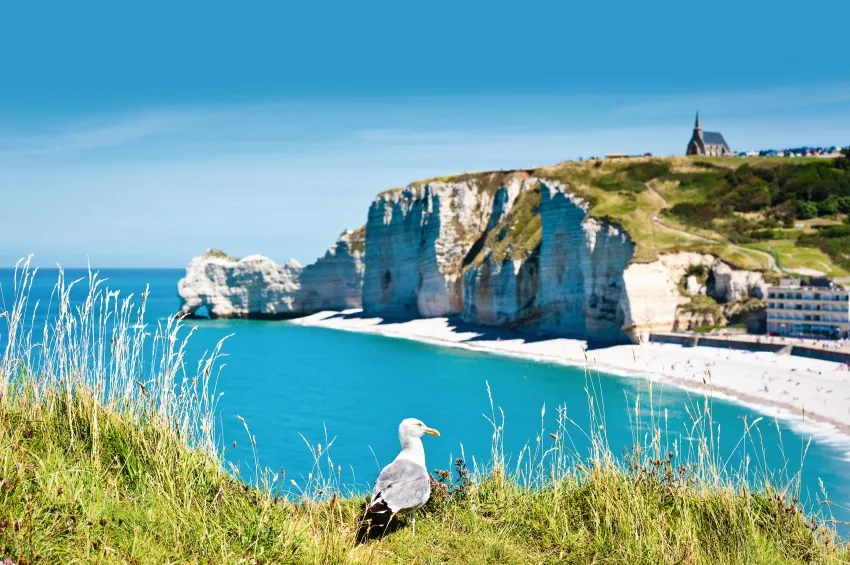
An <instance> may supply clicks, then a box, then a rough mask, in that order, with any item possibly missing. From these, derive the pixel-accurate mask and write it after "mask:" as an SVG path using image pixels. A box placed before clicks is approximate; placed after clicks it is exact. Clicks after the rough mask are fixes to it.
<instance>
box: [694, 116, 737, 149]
mask: <svg viewBox="0 0 850 565" xmlns="http://www.w3.org/2000/svg"><path fill="white" fill-rule="evenodd" d="M685 155H706V156H709V157H731V156H732V155H733V153H732V150H731V149H729V145H728V144H727V143H726V140H725V139H723V134H722V133H719V132H716V131H702V126H701V125H700V124H699V112H697V122H696V124H694V133H693V135H692V136H691V141H690V142H688V150H687V151H686V152H685Z"/></svg>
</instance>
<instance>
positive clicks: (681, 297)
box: [363, 172, 765, 341]
mask: <svg viewBox="0 0 850 565" xmlns="http://www.w3.org/2000/svg"><path fill="white" fill-rule="evenodd" d="M588 208H589V206H588V205H587V203H585V202H584V201H583V200H582V199H581V198H580V197H578V196H577V195H576V194H574V193H573V192H571V190H570V187H569V186H567V185H564V184H562V183H560V182H557V181H551V180H547V179H542V178H534V177H531V176H529V175H528V174H527V173H524V172H512V173H488V174H483V175H477V176H472V175H469V176H466V178H464V177H460V178H459V179H457V180H455V182H443V181H435V182H426V183H424V184H415V185H411V186H409V187H407V188H405V189H403V190H395V191H390V192H387V193H384V194H381V195H379V196H378V198H376V200H375V201H374V202H373V203H372V206H371V207H370V209H369V217H368V221H367V224H366V244H365V245H366V259H365V275H364V276H365V280H364V285H363V308H364V310H365V311H366V312H367V313H370V314H375V315H380V316H390V317H392V316H424V317H432V316H453V315H459V316H461V317H462V318H463V319H464V320H465V321H467V322H471V323H478V324H484V325H507V326H520V327H529V328H535V329H541V330H544V331H547V332H552V333H558V334H563V335H571V336H578V337H584V338H587V339H591V340H600V341H623V340H626V339H631V340H637V339H640V338H641V337H645V336H646V334H647V332H649V331H659V330H672V329H673V328H674V326H675V325H676V323H677V320H678V319H679V318H678V317H677V316H678V314H677V312H678V310H679V308H680V306H682V305H683V304H686V303H688V302H689V298H688V296H687V292H684V290H685V289H686V288H687V285H688V282H687V279H688V276H687V271H688V268H689V266H691V265H694V266H696V265H702V266H704V267H705V272H706V273H707V281H706V283H705V285H697V286H696V288H694V281H691V285H690V286H691V287H692V288H693V289H694V290H695V291H696V292H699V291H700V287H702V293H703V294H708V295H709V296H711V297H712V298H714V299H716V300H717V301H718V302H733V301H736V300H740V299H742V298H746V297H756V298H760V297H762V296H764V289H765V283H764V280H763V277H762V274H761V273H759V272H755V271H739V270H736V269H733V268H732V267H731V266H729V265H727V264H726V263H723V262H722V261H720V260H719V259H717V258H716V257H713V256H711V255H700V254H697V253H686V252H683V253H672V254H667V255H662V256H660V257H659V258H658V259H657V260H656V261H653V262H651V263H636V262H633V257H634V244H633V242H632V241H631V238H630V237H629V235H628V234H627V233H626V232H625V231H624V230H623V229H622V228H621V227H620V226H618V225H616V224H613V223H610V222H608V221H605V220H602V219H597V218H594V217H592V216H590V215H589V214H588Z"/></svg>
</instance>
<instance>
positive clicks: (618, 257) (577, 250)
mask: <svg viewBox="0 0 850 565" xmlns="http://www.w3.org/2000/svg"><path fill="white" fill-rule="evenodd" d="M541 186H542V194H541V202H540V215H541V218H542V222H543V240H542V243H541V247H540V295H539V297H538V300H537V307H538V308H539V309H540V310H541V320H540V326H541V328H543V329H546V330H550V331H553V332H556V333H561V334H566V335H575V336H581V337H585V338H587V339H591V340H600V341H621V340H623V339H624V337H625V334H624V331H623V326H624V324H625V323H626V316H627V307H626V306H625V305H624V304H623V299H624V291H625V283H624V280H623V273H624V271H625V269H626V267H627V266H628V264H629V262H630V261H631V259H632V257H633V256H634V244H633V243H632V241H631V239H630V238H629V236H628V234H627V233H626V232H625V231H623V230H622V228H620V227H619V226H616V225H614V224H610V223H608V222H606V221H602V220H597V219H595V218H591V217H588V215H587V208H588V206H587V204H586V203H584V202H583V201H582V200H581V199H579V198H577V197H575V196H574V195H573V194H571V193H570V192H569V189H568V188H567V187H564V186H563V185H561V184H560V183H557V182H548V181H543V182H542V185H541Z"/></svg>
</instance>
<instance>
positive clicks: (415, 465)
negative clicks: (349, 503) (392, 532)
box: [357, 418, 440, 543]
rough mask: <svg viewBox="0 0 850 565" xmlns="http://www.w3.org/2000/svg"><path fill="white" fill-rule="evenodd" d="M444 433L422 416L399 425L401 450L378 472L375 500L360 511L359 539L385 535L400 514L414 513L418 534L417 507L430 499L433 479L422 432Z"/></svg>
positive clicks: (413, 521)
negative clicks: (422, 419)
mask: <svg viewBox="0 0 850 565" xmlns="http://www.w3.org/2000/svg"><path fill="white" fill-rule="evenodd" d="M425 434H430V435H433V436H438V435H440V432H438V431H437V430H435V429H433V428H429V427H428V426H426V425H425V424H424V423H423V422H422V421H421V420H417V419H416V418H407V419H405V420H402V422H401V424H399V426H398V440H399V442H400V443H401V451H400V452H399V454H398V455H396V458H395V460H393V462H392V463H390V464H389V465H387V466H386V467H384V468H383V470H382V471H381V474H380V475H378V480H377V482H376V483H375V488H374V489H372V500H371V502H369V504H368V505H367V506H366V508H365V509H364V510H363V513H362V514H361V515H360V522H359V524H358V528H357V541H358V542H359V543H363V542H365V541H366V540H368V539H372V538H375V537H381V536H383V535H384V533H385V532H386V531H387V528H388V527H389V525H390V522H391V521H392V519H393V518H394V517H395V516H396V515H397V514H402V515H411V517H412V523H413V533H414V535H415V534H416V514H415V513H416V509H417V508H419V507H420V506H422V505H423V504H425V503H426V502H428V498H429V497H430V496H431V481H430V476H429V475H428V469H427V468H426V467H425V447H424V446H423V445H422V439H421V438H422V436H424V435H425Z"/></svg>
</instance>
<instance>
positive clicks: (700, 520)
mask: <svg viewBox="0 0 850 565" xmlns="http://www.w3.org/2000/svg"><path fill="white" fill-rule="evenodd" d="M35 275H36V272H35V270H34V269H30V264H29V262H28V261H23V262H22V263H20V264H19V265H18V266H17V268H16V271H15V275H14V289H12V290H13V294H14V299H13V300H12V301H11V303H10V306H9V307H6V308H3V311H2V314H0V319H2V322H0V333H2V337H0V339H2V343H4V344H5V347H4V351H3V357H2V361H0V394H2V397H0V561H2V560H3V559H4V558H8V559H9V560H11V562H13V563H16V564H17V565H21V564H25V563H26V564H31V563H134V564H139V563H255V564H257V563H348V562H350V563H384V562H390V563H398V562H401V563H407V562H414V561H415V562H419V563H432V562H434V563H436V562H454V563H478V562H494V563H563V562H569V563H585V562H605V563H621V562H622V563H626V562H627V563H647V564H649V563H651V564H657V563H784V562H791V563H847V562H848V561H850V554H848V550H847V548H846V546H842V545H841V542H840V541H839V539H838V537H837V536H836V533H835V530H834V528H833V527H832V524H831V523H830V522H829V519H830V516H829V515H816V516H812V515H808V514H806V513H805V511H804V510H803V508H802V506H801V505H800V503H799V500H798V498H799V477H798V476H794V475H792V476H790V477H789V476H786V474H784V473H783V470H782V469H780V470H778V472H773V471H771V470H770V469H768V468H767V467H766V466H765V464H764V457H763V454H761V455H760V454H759V450H758V445H759V439H760V438H759V437H758V432H757V430H758V428H757V427H756V426H755V424H756V423H757V422H754V423H751V424H748V425H747V426H746V429H745V433H744V435H743V436H742V438H741V442H742V444H743V445H745V446H748V449H750V450H751V451H752V455H751V457H745V458H744V460H743V463H742V464H741V466H740V467H739V468H734V469H732V468H730V467H729V465H730V463H729V460H728V459H724V458H723V454H722V453H721V452H720V451H719V450H718V448H717V445H718V444H719V438H718V437H717V436H716V433H717V431H716V428H715V426H714V425H713V422H712V419H711V401H710V395H708V394H707V395H706V396H705V398H703V399H701V400H699V401H696V402H694V403H693V405H691V406H688V411H689V414H690V415H691V426H692V429H691V430H690V434H691V435H692V436H694V437H696V438H698V441H696V442H693V443H690V444H689V445H688V447H687V449H682V446H680V445H678V444H677V443H676V441H675V440H674V439H672V438H673V436H672V435H671V434H669V433H667V430H666V428H667V415H666V413H665V412H663V411H662V412H659V411H657V410H656V407H655V406H654V397H653V394H652V391H651V390H650V394H649V395H648V403H647V405H646V406H644V405H643V404H642V400H641V399H640V398H636V399H635V402H634V408H633V411H632V412H631V415H630V417H631V421H632V429H633V440H632V443H633V447H632V449H631V451H630V452H629V453H627V454H625V455H623V456H615V455H614V454H613V453H612V452H611V449H610V448H609V445H608V440H607V431H606V418H605V408H604V399H603V398H602V396H601V394H600V393H599V390H600V386H599V381H598V379H599V376H598V374H597V373H595V372H594V371H592V370H590V369H588V370H587V373H586V379H587V389H586V391H587V399H588V403H589V405H590V414H591V416H590V420H589V421H588V422H575V421H573V420H572V419H571V418H570V417H569V415H568V412H567V407H566V406H559V407H557V408H556V409H555V418H554V422H555V427H554V428H553V429H551V430H548V429H547V428H546V425H545V424H546V422H547V416H546V408H545V407H544V408H543V410H542V411H541V427H540V431H539V434H538V435H537V437H536V438H534V440H533V441H532V442H530V443H529V444H528V445H527V446H526V447H525V448H524V449H522V450H521V451H520V452H519V453H517V454H514V455H513V457H511V455H510V454H508V453H506V452H505V448H504V429H505V415H504V413H503V412H502V411H501V410H500V409H499V408H498V407H497V406H496V404H495V402H494V401H493V399H492V396H490V413H489V414H487V415H484V417H485V418H487V419H488V421H489V422H490V423H491V425H492V429H493V432H492V450H491V455H490V460H489V461H475V460H473V461H471V469H470V468H467V462H466V461H464V460H463V459H462V458H461V459H458V460H457V461H456V463H455V468H454V469H450V470H441V471H438V472H435V477H434V482H433V484H432V491H433V495H432V498H431V501H430V502H429V504H428V505H427V506H426V508H425V510H424V515H421V516H420V519H419V520H417V534H416V536H415V537H414V536H413V535H412V534H411V532H410V531H409V530H406V529H402V530H400V531H398V532H396V533H394V534H393V535H391V536H388V537H387V538H385V539H384V540H381V541H379V542H375V543H369V544H366V545H362V546H356V545H355V544H354V532H355V530H356V515H357V512H358V510H359V507H360V505H361V504H362V502H363V496H362V493H358V492H354V491H352V490H351V489H350V488H349V487H347V486H346V485H344V484H343V483H342V481H341V479H340V477H341V468H340V465H339V464H338V463H336V462H335V461H334V460H333V459H332V458H331V449H332V447H333V445H334V440H333V439H332V438H331V437H329V436H328V435H327V434H326V437H325V438H323V441H322V442H321V443H317V444H311V443H310V442H307V441H306V439H305V444H306V446H307V447H306V448H307V449H309V450H310V452H311V454H312V456H313V459H314V467H313V469H312V471H311V472H310V473H309V474H308V476H307V477H306V481H304V480H302V482H298V481H295V480H293V479H289V480H287V478H286V475H285V470H280V471H279V472H277V471H274V472H273V471H271V470H264V469H262V468H261V464H260V461H259V459H258V458H257V457H256V453H255V457H254V462H253V463H254V480H253V481H252V483H250V484H248V483H245V482H244V481H243V480H242V479H241V478H240V476H239V473H238V471H237V470H236V469H234V468H232V467H230V466H228V465H227V464H226V463H225V459H224V446H222V445H221V443H220V440H219V438H218V436H217V429H216V425H215V422H216V400H217V396H216V382H217V377H218V374H219V371H220V369H221V367H222V363H221V361H222V353H221V346H222V343H221V342H219V343H218V344H217V346H216V347H215V348H213V349H212V350H211V351H208V352H207V353H206V354H204V355H203V356H202V357H201V358H200V359H199V360H197V361H195V362H192V361H191V360H190V359H187V354H186V351H187V349H186V345H187V340H188V339H189V338H190V336H191V335H192V330H191V328H187V327H185V326H184V325H183V324H182V323H181V322H180V321H179V320H176V319H170V320H167V321H164V322H162V323H158V324H154V325H149V324H148V322H147V321H146V320H145V300H146V298H147V293H145V294H144V295H142V296H141V301H140V305H139V306H134V301H133V298H134V297H132V296H128V297H121V296H120V295H119V294H118V293H117V292H113V291H111V290H109V289H108V288H107V287H106V282H105V281H103V280H101V279H100V278H99V277H98V276H97V274H96V273H89V276H88V278H87V279H86V280H80V281H66V280H65V277H64V274H63V273H62V272H61V271H60V274H59V278H58V281H57V284H56V287H55V288H54V291H53V295H52V298H51V301H50V303H49V304H38V303H30V302H29V296H30V294H31V289H32V284H33V278H34V277H35ZM76 285H86V286H87V287H88V292H87V294H86V297H85V299H84V300H83V301H82V302H80V303H79V304H77V305H74V303H73V301H72V299H71V291H72V289H73V288H75V286H76ZM39 320H44V327H43V330H42V331H40V332H39V333H38V335H36V334H34V333H33V328H35V327H37V326H38V323H39V322H38V321H39ZM709 380H710V375H707V382H706V385H707V386H708V385H710V381H709ZM489 392H490V391H489V387H488V395H489ZM647 412H648V414H649V418H648V422H649V424H648V425H644V427H641V426H642V424H641V422H642V421H643V420H644V415H645V414H646V413H647ZM242 422H243V424H244V426H245V430H246V434H247V436H248V437H249V439H250V441H251V443H252V445H253V444H254V440H253V436H252V435H251V433H250V429H249V423H248V422H245V421H244V420H242ZM576 434H578V435H579V436H581V437H580V438H579V440H580V441H578V440H576V438H575V437H574V436H576ZM585 444H589V445H590V449H589V450H588V449H586V448H580V447H578V446H579V445H585ZM804 452H805V447H804V448H803V450H802V451H801V454H800V457H801V458H802V457H804V455H805V453H804ZM750 465H753V466H754V467H755V468H756V470H757V472H756V473H755V474H754V473H752V472H751V471H752V470H751V469H750ZM752 476H756V477H757V482H756V483H750V482H748V479H749V478H750V477H752ZM750 484H754V486H752V487H751V486H750ZM284 489H287V490H288V493H289V494H283V493H284Z"/></svg>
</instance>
